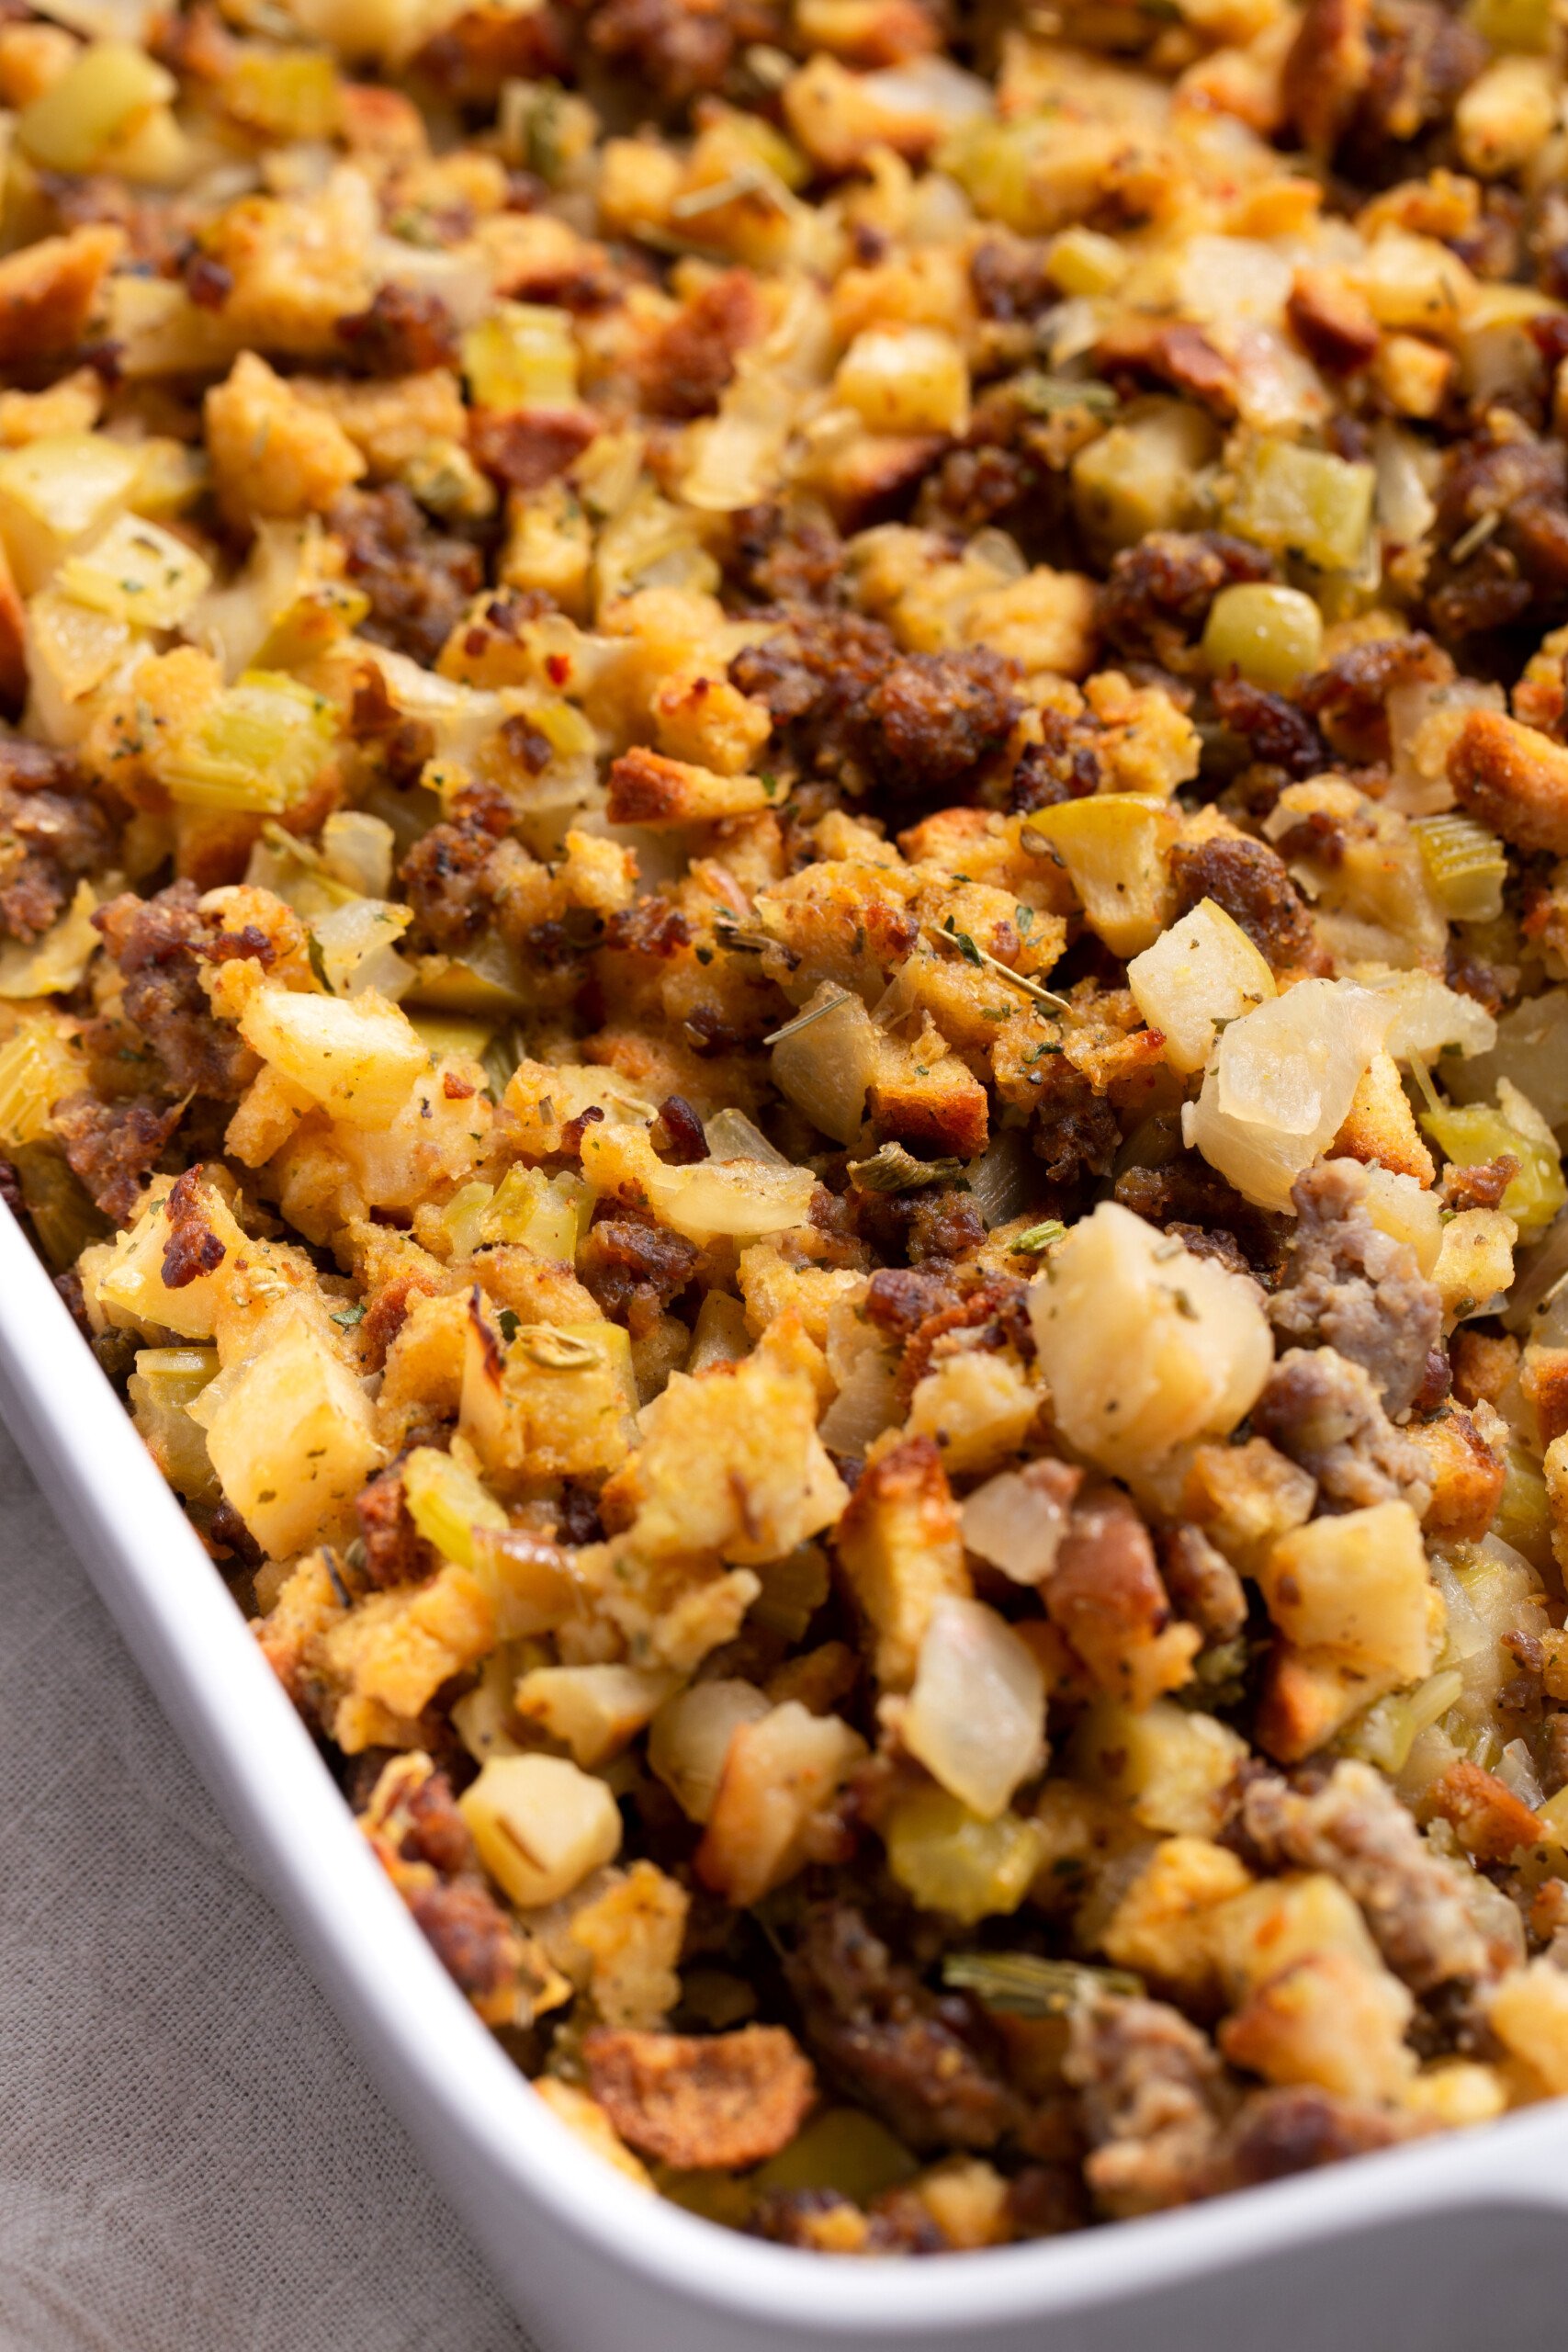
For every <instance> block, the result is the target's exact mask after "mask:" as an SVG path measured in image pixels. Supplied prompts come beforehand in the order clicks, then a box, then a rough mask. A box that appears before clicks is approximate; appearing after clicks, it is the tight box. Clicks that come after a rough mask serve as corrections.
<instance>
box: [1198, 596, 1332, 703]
mask: <svg viewBox="0 0 1568 2352" xmlns="http://www.w3.org/2000/svg"><path fill="white" fill-rule="evenodd" d="M1203 657H1204V659H1205V661H1206V662H1208V664H1209V667H1210V669H1211V670H1213V672H1214V673H1215V674H1216V676H1223V675H1224V673H1226V672H1227V671H1229V670H1232V669H1234V670H1237V671H1239V672H1240V673H1241V675H1242V676H1243V677H1244V678H1246V679H1247V680H1248V681H1249V682H1250V683H1251V684H1253V685H1257V686H1268V687H1271V688H1272V689H1273V690H1274V691H1275V692H1277V693H1280V694H1284V693H1287V692H1288V691H1289V690H1290V688H1291V687H1292V686H1293V685H1294V684H1296V682H1297V680H1298V679H1300V678H1304V677H1306V676H1307V675H1309V673H1311V672H1312V671H1314V670H1315V669H1316V668H1317V667H1318V664H1319V662H1321V660H1322V658H1323V615H1322V614H1321V613H1320V612H1319V610H1318V608H1317V606H1316V605H1314V602H1313V600H1312V598H1311V597H1310V596H1307V595H1303V593H1302V591H1301V590H1300V589H1299V588H1276V587H1271V586H1269V584H1268V583H1266V582H1256V583H1254V584H1250V585H1246V586H1242V587H1236V588H1222V589H1221V591H1220V593H1219V594H1218V595H1217V596H1216V597H1215V599H1214V601H1213V604H1212V605H1210V607H1209V619H1208V625H1207V627H1206V628H1205V629H1204V631H1203Z"/></svg>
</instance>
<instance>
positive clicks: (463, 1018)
mask: <svg viewBox="0 0 1568 2352" xmlns="http://www.w3.org/2000/svg"><path fill="white" fill-rule="evenodd" d="M409 1019H410V1020H411V1021H412V1023H413V1025H414V1028H415V1029H416V1030H417V1031H418V1033H419V1036H420V1040H421V1042H422V1044H423V1045H425V1046H428V1047H429V1048H430V1051H431V1052H432V1054H434V1057H435V1058H436V1060H437V1061H439V1060H440V1059H441V1057H442V1056H443V1054H467V1055H468V1056H470V1057H472V1059H473V1060H475V1061H483V1059H484V1057H485V1056H486V1055H487V1054H488V1053H489V1051H490V1048H491V1040H492V1039H493V1037H494V1035H495V1023H494V1022H493V1021H485V1020H481V1019H480V1018H479V1016H478V1015H477V1014H474V1013H468V1012H425V1011H423V1008H422V1009H421V1010H420V1011H419V1012H410V1014H409ZM521 1059H522V1056H521V1055H519V1056H518V1057H517V1059H516V1060H514V1061H513V1063H512V1064H511V1066H510V1068H509V1069H508V1070H507V1073H506V1077H507V1078H510V1077H511V1075H512V1072H513V1070H514V1069H516V1067H517V1061H520V1060H521ZM505 1083H506V1079H502V1082H501V1085H500V1086H498V1087H497V1088H496V1090H495V1091H496V1093H497V1095H498V1096H499V1095H500V1093H501V1091H502V1088H503V1087H504V1086H505Z"/></svg>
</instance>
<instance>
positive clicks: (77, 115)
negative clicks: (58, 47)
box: [17, 40, 175, 172]
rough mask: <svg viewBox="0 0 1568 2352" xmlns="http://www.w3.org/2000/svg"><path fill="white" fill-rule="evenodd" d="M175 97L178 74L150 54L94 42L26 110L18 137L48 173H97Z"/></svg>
mask: <svg viewBox="0 0 1568 2352" xmlns="http://www.w3.org/2000/svg"><path fill="white" fill-rule="evenodd" d="M174 96H175V80H174V76H173V75H172V74H166V73H165V72H164V68H163V67H162V66H161V65H159V64H157V63H155V62H154V61H153V60H152V58H151V57H149V56H148V54H147V52H146V51H145V50H141V49H135V48H133V47H132V46H131V44H130V42H129V41H120V40H102V41H94V42H93V43H92V45H91V46H90V47H89V48H87V49H85V50H83V51H82V53H81V55H80V56H79V57H77V58H76V59H75V60H74V62H73V63H72V64H70V65H68V66H67V67H66V69H65V72H64V73H63V74H62V75H61V77H60V79H59V81H58V82H55V83H52V84H51V85H50V87H49V88H48V89H47V90H45V91H43V92H42V93H41V94H40V96H38V97H36V98H34V99H33V100H32V101H31V103H30V104H29V105H28V106H25V107H23V108H22V111H21V113H20V115H19V116H18V117H17V141H18V142H19V143H20V145H21V147H22V148H23V150H24V151H25V153H27V154H28V155H29V156H30V157H31V158H32V161H33V162H34V163H35V164H42V165H43V166H44V168H45V169H46V170H47V171H51V172H91V171H95V170H96V168H97V167H98V165H99V164H101V163H102V162H103V160H104V158H105V156H106V155H107V153H108V151H109V150H110V149H111V148H112V147H115V146H117V145H118V144H119V143H120V142H121V141H125V140H127V139H130V137H131V136H132V135H133V134H134V132H135V131H136V130H137V129H138V128H139V127H140V125H141V123H142V122H144V121H145V120H146V119H147V118H148V116H149V115H151V114H152V110H153V109H154V107H162V106H167V105H168V103H169V101H170V99H171V98H173V97H174Z"/></svg>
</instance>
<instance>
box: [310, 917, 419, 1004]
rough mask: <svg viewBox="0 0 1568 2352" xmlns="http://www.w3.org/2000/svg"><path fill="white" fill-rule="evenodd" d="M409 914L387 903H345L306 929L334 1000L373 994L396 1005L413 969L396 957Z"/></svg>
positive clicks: (412, 981) (410, 986) (411, 978)
mask: <svg viewBox="0 0 1568 2352" xmlns="http://www.w3.org/2000/svg"><path fill="white" fill-rule="evenodd" d="M412 921H413V917H412V914H411V913H410V911H409V910H408V908H407V907H400V906H396V905H394V904H393V903H392V901H391V900H390V899H349V901H348V903H347V904H346V905H345V906H341V907H334V908H333V910H332V911H331V913H330V914H323V915H320V916H318V917H317V919H316V921H315V922H314V923H313V924H312V926H311V937H312V938H313V939H314V941H315V943H316V949H317V953H318V955H319V956H320V959H321V970H322V972H323V974H324V975H325V978H326V982H327V986H328V987H329V988H330V989H332V991H333V995H334V996H358V995H359V994H360V992H361V991H362V990H363V989H377V990H378V991H379V993H380V994H381V995H382V996H384V997H388V998H389V999H390V1000H391V1001H392V1002H393V1003H394V1004H395V1003H396V1002H397V1001H398V1000H399V999H400V997H403V996H406V995H407V993H408V991H409V989H412V986H413V983H414V975H413V970H412V966H410V965H408V964H405V963H404V961H403V959H402V957H401V956H400V955H399V954H398V952H397V944H398V941H399V940H400V938H401V937H402V935H403V933H404V932H405V931H406V930H407V929H408V927H409V925H410V923H411V922H412Z"/></svg>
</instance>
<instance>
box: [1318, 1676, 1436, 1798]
mask: <svg viewBox="0 0 1568 2352" xmlns="http://www.w3.org/2000/svg"><path fill="white" fill-rule="evenodd" d="M1463 1695H1464V1677H1463V1675H1462V1674H1461V1673H1460V1671H1459V1669H1458V1668H1457V1667H1452V1666H1448V1667H1444V1668H1442V1669H1441V1671H1440V1672H1439V1673H1437V1674H1429V1675H1428V1676H1427V1679H1426V1681H1425V1682H1422V1683H1418V1684H1417V1685H1416V1689H1415V1690H1414V1691H1404V1692H1399V1691H1395V1692H1394V1693H1393V1696H1392V1697H1390V1698H1387V1699H1380V1700H1379V1701H1378V1702H1377V1704H1376V1705H1375V1706H1371V1707H1369V1708H1368V1709H1367V1711H1366V1713H1364V1714H1361V1715H1358V1717H1357V1718H1356V1721H1355V1722H1354V1723H1353V1724H1351V1726H1350V1728H1349V1730H1348V1733H1347V1734H1346V1736H1345V1737H1344V1739H1343V1740H1342V1742H1341V1743H1340V1744H1341V1746H1342V1747H1344V1749H1345V1752H1346V1753H1347V1755H1350V1756H1359V1757H1362V1758H1365V1760H1366V1761H1367V1762H1368V1763H1369V1764H1375V1765H1376V1766H1377V1767H1378V1769H1379V1770H1380V1771H1382V1772H1387V1773H1389V1774H1390V1775H1391V1776H1392V1775H1395V1774H1398V1773H1400V1772H1403V1771H1404V1766H1405V1761H1406V1758H1408V1756H1409V1754H1410V1751H1411V1749H1412V1747H1414V1746H1415V1745H1416V1739H1417V1738H1418V1736H1420V1734H1421V1733H1422V1732H1424V1731H1425V1730H1426V1729H1427V1725H1428V1724H1435V1723H1437V1722H1438V1721H1439V1720H1440V1719H1441V1718H1442V1717H1443V1716H1444V1715H1446V1714H1447V1713H1448V1712H1449V1709H1450V1707H1451V1706H1453V1705H1454V1704H1455V1703H1456V1702H1458V1701H1459V1700H1460V1699H1461V1698H1462V1696H1463Z"/></svg>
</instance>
